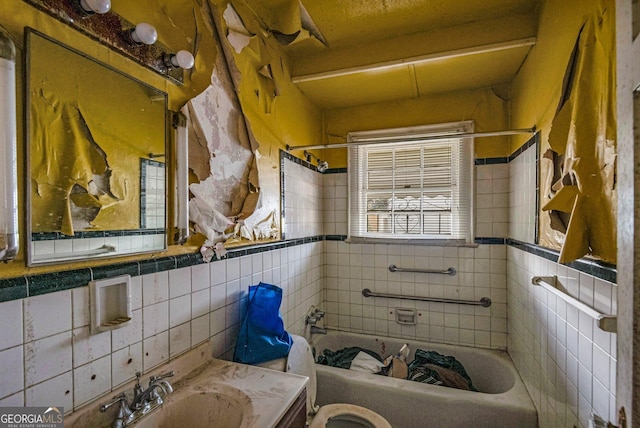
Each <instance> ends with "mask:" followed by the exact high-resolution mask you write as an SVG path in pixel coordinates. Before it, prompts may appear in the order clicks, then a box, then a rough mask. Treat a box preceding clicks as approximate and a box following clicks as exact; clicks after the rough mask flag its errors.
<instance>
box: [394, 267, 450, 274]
mask: <svg viewBox="0 0 640 428" xmlns="http://www.w3.org/2000/svg"><path fill="white" fill-rule="evenodd" d="M389 272H415V273H441V274H443V275H451V276H454V275H455V274H456V270H455V268H452V267H450V268H449V269H447V270H437V269H404V268H399V267H397V266H396V265H389Z"/></svg>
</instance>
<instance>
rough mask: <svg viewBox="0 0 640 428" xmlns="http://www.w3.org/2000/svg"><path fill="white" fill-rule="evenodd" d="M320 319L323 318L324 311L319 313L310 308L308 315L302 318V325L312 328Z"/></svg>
mask: <svg viewBox="0 0 640 428" xmlns="http://www.w3.org/2000/svg"><path fill="white" fill-rule="evenodd" d="M322 318H324V311H320V310H318V308H315V307H313V306H312V307H311V309H310V310H309V313H308V314H307V316H306V317H305V318H304V323H305V325H309V324H311V326H312V327H313V326H315V325H316V323H317V322H318V321H320V320H321V319H322Z"/></svg>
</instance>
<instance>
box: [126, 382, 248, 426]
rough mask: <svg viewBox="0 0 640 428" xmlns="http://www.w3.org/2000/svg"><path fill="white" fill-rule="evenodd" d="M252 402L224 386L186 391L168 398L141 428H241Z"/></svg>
mask: <svg viewBox="0 0 640 428" xmlns="http://www.w3.org/2000/svg"><path fill="white" fill-rule="evenodd" d="M251 408H252V406H251V400H250V399H249V397H248V396H247V395H246V394H244V393H243V392H242V391H239V390H237V389H234V388H229V387H224V386H221V385H215V384H214V385H209V386H207V387H200V388H185V389H182V390H180V391H178V392H175V393H174V394H171V395H168V396H166V399H165V402H164V404H163V405H162V406H161V407H160V408H159V409H157V410H154V411H153V412H152V413H150V414H148V415H146V416H145V417H143V418H141V419H140V420H139V421H138V422H137V423H136V424H134V426H135V427H139V428H173V427H189V428H209V427H213V426H215V427H224V428H240V427H243V426H246V424H243V419H245V414H250V413H251Z"/></svg>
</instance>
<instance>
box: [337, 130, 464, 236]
mask: <svg viewBox="0 0 640 428" xmlns="http://www.w3.org/2000/svg"><path fill="white" fill-rule="evenodd" d="M465 125H466V126H465ZM469 126H472V124H469V123H465V124H461V125H460V124H457V126H455V127H449V128H448V129H446V128H445V129H443V127H437V128H436V127H428V128H430V129H431V130H432V131H433V132H434V135H435V133H436V132H437V133H438V135H441V134H442V132H443V130H444V131H449V132H458V133H459V132H469ZM425 128H427V127H421V128H420V131H421V132H425V131H426V132H427V134H428V131H429V129H425ZM461 128H462V129H461ZM406 130H407V133H406V135H407V136H410V135H412V134H413V133H415V132H416V131H415V129H414V128H406ZM390 131H393V132H390V134H389V135H392V134H393V135H394V141H398V132H397V130H390ZM376 137H377V138H376V142H375V143H372V144H367V145H359V146H356V147H351V148H350V149H349V169H348V175H349V239H351V240H357V239H385V240H396V239H403V240H428V241H431V240H437V241H441V240H451V241H458V242H472V240H473V239H472V238H473V237H472V234H473V232H472V208H473V206H472V205H473V203H472V201H473V156H472V154H473V140H472V139H470V138H450V139H446V140H442V139H439V140H431V141H429V139H428V135H425V139H424V140H423V141H419V142H415V141H412V142H408V143H405V142H401V141H400V142H394V143H384V142H381V141H380V138H379V137H380V132H379V131H378V132H377V135H376Z"/></svg>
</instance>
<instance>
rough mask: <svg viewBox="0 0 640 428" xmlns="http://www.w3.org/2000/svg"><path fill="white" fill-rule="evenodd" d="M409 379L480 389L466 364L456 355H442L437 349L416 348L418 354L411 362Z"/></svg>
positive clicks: (468, 389)
mask: <svg viewBox="0 0 640 428" xmlns="http://www.w3.org/2000/svg"><path fill="white" fill-rule="evenodd" d="M408 379H409V380H412V381H415V382H422V383H429V384H432V385H442V386H448V387H450V388H458V389H464V390H467V391H478V390H477V389H476V387H475V386H473V382H472V381H471V378H470V377H469V375H468V374H467V371H466V370H465V369H464V366H463V365H462V363H460V361H458V360H457V359H456V358H455V357H453V356H450V355H442V354H440V353H438V352H436V351H423V350H422V349H417V350H416V356H415V358H414V360H413V361H411V363H409V375H408Z"/></svg>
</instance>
